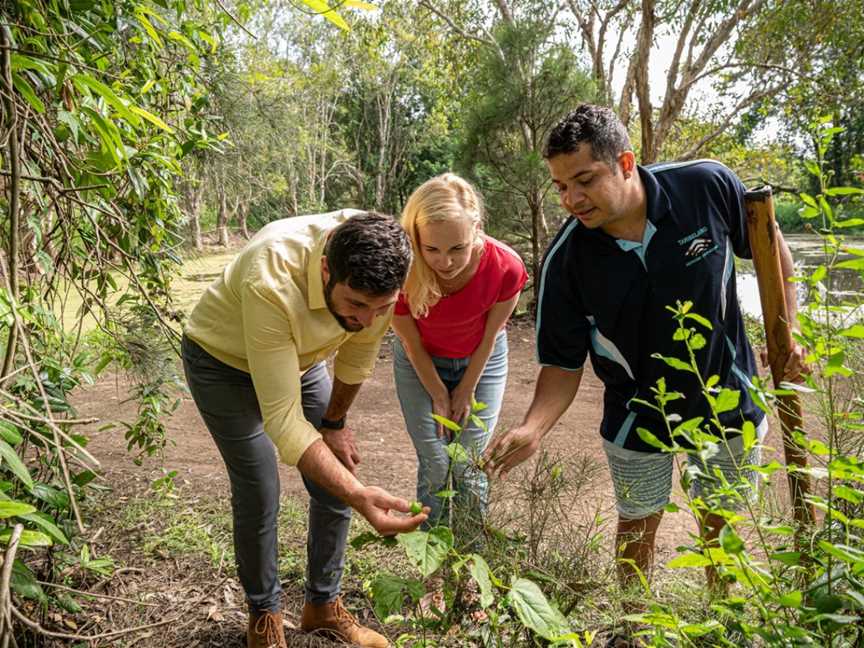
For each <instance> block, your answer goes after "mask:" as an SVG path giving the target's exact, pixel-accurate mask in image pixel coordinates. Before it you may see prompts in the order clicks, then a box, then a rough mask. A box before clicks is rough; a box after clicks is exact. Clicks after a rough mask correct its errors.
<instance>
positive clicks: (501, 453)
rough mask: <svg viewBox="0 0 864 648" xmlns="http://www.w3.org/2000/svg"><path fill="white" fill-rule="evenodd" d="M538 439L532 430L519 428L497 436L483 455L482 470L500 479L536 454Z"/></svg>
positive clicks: (524, 427) (525, 427)
mask: <svg viewBox="0 0 864 648" xmlns="http://www.w3.org/2000/svg"><path fill="white" fill-rule="evenodd" d="M539 445H540V438H539V436H538V435H537V434H535V432H534V429H533V428H530V427H527V426H524V425H523V426H520V427H517V428H513V429H512V430H510V431H508V432H506V433H504V434H501V435H499V436H497V437H496V438H495V439H493V440H492V443H490V444H489V447H488V448H486V452H484V453H483V470H484V472H485V473H486V474H487V475H489V476H490V477H494V476H495V473H496V472H497V473H498V476H499V477H500V478H501V479H504V478H506V477H507V473H509V472H510V471H511V470H512V469H513V468H515V467H516V466H518V465H519V464H520V463H522V462H523V461H525V460H526V459H527V458H528V457H530V456H531V455H533V454H534V453H535V452H537V448H538V446H539Z"/></svg>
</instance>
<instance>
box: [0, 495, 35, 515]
mask: <svg viewBox="0 0 864 648" xmlns="http://www.w3.org/2000/svg"><path fill="white" fill-rule="evenodd" d="M35 510H36V507H35V506H32V505H30V504H25V503H24V502H16V501H13V500H3V501H0V519H6V518H10V517H15V516H18V517H20V516H22V515H27V514H28V513H33V511H35Z"/></svg>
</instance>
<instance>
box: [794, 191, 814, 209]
mask: <svg viewBox="0 0 864 648" xmlns="http://www.w3.org/2000/svg"><path fill="white" fill-rule="evenodd" d="M798 196H799V197H800V198H801V200H802V201H803V203H804V204H805V205H809V206H810V207H816V208H818V205H817V204H816V199H815V198H814V197H813V196H811V195H810V194H808V193H800V194H798Z"/></svg>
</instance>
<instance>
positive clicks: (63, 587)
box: [36, 581, 159, 607]
mask: <svg viewBox="0 0 864 648" xmlns="http://www.w3.org/2000/svg"><path fill="white" fill-rule="evenodd" d="M36 582H37V583H39V584H40V585H46V586H48V587H53V588H54V589H61V590H63V591H64V592H72V593H74V594H81V595H82V596H92V597H93V598H100V599H108V600H111V601H122V602H123V603H134V604H135V605H146V606H148V607H159V603H147V602H145V601H136V600H135V599H130V598H124V597H122V596H111V595H110V594H96V593H95V592H87V591H84V590H79V589H75V588H74V587H67V586H66V585H60V584H59V583H50V582H48V581H36Z"/></svg>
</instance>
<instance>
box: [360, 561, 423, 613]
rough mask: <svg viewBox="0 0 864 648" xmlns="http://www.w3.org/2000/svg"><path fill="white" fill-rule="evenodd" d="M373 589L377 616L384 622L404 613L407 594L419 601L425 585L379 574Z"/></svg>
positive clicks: (411, 580) (373, 582) (373, 583)
mask: <svg viewBox="0 0 864 648" xmlns="http://www.w3.org/2000/svg"><path fill="white" fill-rule="evenodd" d="M371 589H372V601H373V605H374V608H375V614H377V615H378V618H379V619H381V620H382V621H383V620H384V619H386V618H387V617H389V616H391V615H393V614H399V613H400V612H401V611H402V605H403V603H404V601H405V595H406V594H408V595H409V596H411V598H412V599H413V600H415V601H419V600H420V598H421V597H422V596H423V584H422V583H420V582H419V581H416V580H413V579H405V578H400V577H399V576H394V575H393V574H388V573H380V574H378V575H377V576H376V577H375V580H374V581H372V588H371Z"/></svg>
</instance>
